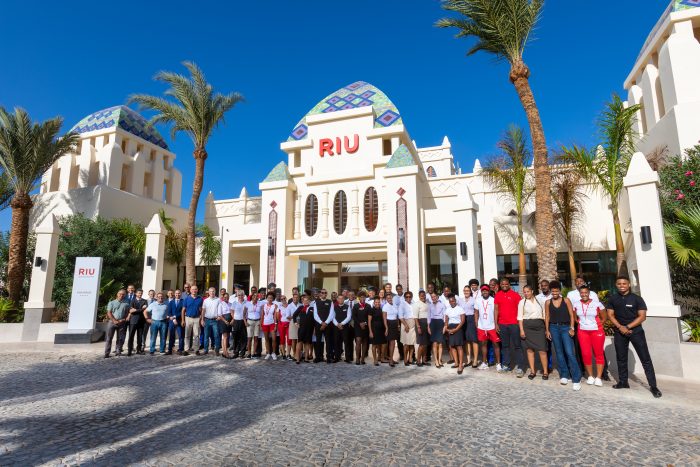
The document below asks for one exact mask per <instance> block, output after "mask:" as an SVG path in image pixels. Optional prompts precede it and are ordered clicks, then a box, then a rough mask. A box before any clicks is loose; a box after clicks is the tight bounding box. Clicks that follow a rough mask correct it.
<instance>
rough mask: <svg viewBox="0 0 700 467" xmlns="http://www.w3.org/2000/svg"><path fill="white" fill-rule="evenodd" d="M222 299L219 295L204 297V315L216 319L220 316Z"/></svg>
mask: <svg viewBox="0 0 700 467" xmlns="http://www.w3.org/2000/svg"><path fill="white" fill-rule="evenodd" d="M220 303H221V300H220V299H219V297H214V298H211V297H207V298H205V299H204V303H203V305H202V308H204V317H205V318H207V319H216V317H217V316H219V304H220Z"/></svg>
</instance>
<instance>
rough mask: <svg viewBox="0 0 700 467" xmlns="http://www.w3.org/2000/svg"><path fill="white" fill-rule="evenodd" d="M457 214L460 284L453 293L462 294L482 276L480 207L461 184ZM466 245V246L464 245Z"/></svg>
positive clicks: (456, 228)
mask: <svg viewBox="0 0 700 467" xmlns="http://www.w3.org/2000/svg"><path fill="white" fill-rule="evenodd" d="M458 190H459V192H458V195H457V200H458V201H457V206H459V207H458V208H457V209H455V210H454V212H455V218H454V219H455V241H456V242H457V245H456V246H457V277H458V280H459V284H453V285H452V292H453V293H456V294H458V295H459V294H461V290H462V287H464V286H466V285H467V282H468V281H469V280H470V279H477V278H478V277H479V275H480V274H481V264H480V255H479V233H478V231H477V222H476V213H477V212H478V211H479V205H478V204H476V203H475V202H474V198H472V194H471V192H470V191H469V187H468V186H467V185H466V184H460V185H459V187H458ZM462 244H464V245H462Z"/></svg>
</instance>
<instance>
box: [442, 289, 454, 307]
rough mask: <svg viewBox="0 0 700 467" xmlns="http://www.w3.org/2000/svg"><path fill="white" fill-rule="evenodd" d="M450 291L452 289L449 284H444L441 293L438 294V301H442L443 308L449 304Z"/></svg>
mask: <svg viewBox="0 0 700 467" xmlns="http://www.w3.org/2000/svg"><path fill="white" fill-rule="evenodd" d="M451 293H452V289H450V287H449V286H447V285H446V286H445V287H443V288H442V295H440V301H441V302H442V304H443V305H445V308H447V307H448V306H450V298H449V296H450V294H451Z"/></svg>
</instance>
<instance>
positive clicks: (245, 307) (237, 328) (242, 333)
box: [231, 289, 253, 358]
mask: <svg viewBox="0 0 700 467" xmlns="http://www.w3.org/2000/svg"><path fill="white" fill-rule="evenodd" d="M252 310H253V306H252V304H251V303H250V302H249V301H248V300H246V298H245V292H243V290H240V289H239V290H238V292H237V295H236V298H235V300H234V301H233V302H232V303H231V311H232V313H233V326H232V329H231V334H232V337H231V341H232V342H233V354H232V355H231V358H236V357H240V358H243V356H244V355H245V347H246V342H247V338H248V336H247V334H246V326H245V317H246V314H247V313H248V312H249V311H252Z"/></svg>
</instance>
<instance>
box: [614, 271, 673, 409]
mask: <svg viewBox="0 0 700 467" xmlns="http://www.w3.org/2000/svg"><path fill="white" fill-rule="evenodd" d="M615 286H616V287H617V294H615V295H613V296H612V297H610V300H609V301H608V306H607V309H608V317H609V318H610V321H612V323H613V325H614V326H615V335H614V338H613V341H614V343H615V354H617V371H618V374H619V376H618V382H617V384H615V385H613V388H615V389H629V387H630V385H629V382H628V381H627V374H628V372H629V368H628V367H627V351H628V349H629V345H630V342H631V343H632V345H633V346H634V350H635V351H636V352H637V356H638V357H639V361H640V362H641V363H642V367H643V368H644V374H646V376H647V382H648V383H649V390H650V391H651V393H652V394H653V396H654V397H657V398H658V397H661V391H659V388H658V387H657V386H656V374H655V373H654V364H653V363H652V362H651V355H650V354H649V348H648V347H647V339H646V336H645V335H644V329H642V323H643V322H644V321H645V320H646V319H647V304H646V303H645V302H644V299H643V298H642V297H640V296H639V295H636V294H634V293H632V292H631V291H630V280H629V278H628V277H626V276H619V277H618V278H617V280H616V281H615Z"/></svg>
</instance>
